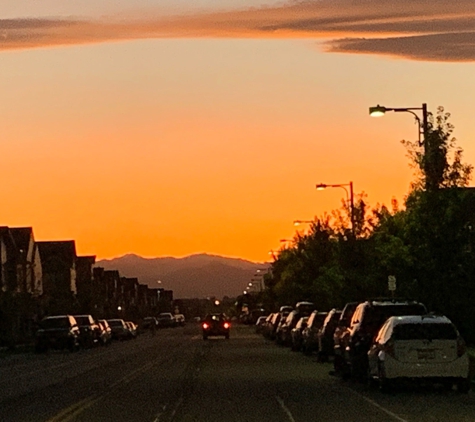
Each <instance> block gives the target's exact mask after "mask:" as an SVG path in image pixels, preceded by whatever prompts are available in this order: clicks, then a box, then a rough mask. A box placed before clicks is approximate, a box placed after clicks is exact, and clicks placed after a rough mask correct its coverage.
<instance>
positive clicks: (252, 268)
mask: <svg viewBox="0 0 475 422" xmlns="http://www.w3.org/2000/svg"><path fill="white" fill-rule="evenodd" d="M266 266H267V265H266V264H262V263H256V262H251V261H246V260H244V259H237V258H226V257H223V256H218V255H208V254H197V255H190V256H187V257H185V258H172V257H164V258H143V257H141V256H138V255H135V254H128V255H124V256H122V257H120V258H114V259H105V260H102V261H97V262H96V267H103V268H105V269H106V270H118V271H119V272H120V274H121V275H122V276H124V277H137V278H138V279H139V282H140V283H141V284H147V285H148V286H149V287H163V288H165V289H167V290H173V292H174V297H175V298H176V299H183V298H204V297H208V296H215V297H218V298H222V297H224V296H230V297H234V296H237V295H239V294H242V292H243V290H244V289H245V288H246V286H247V284H248V283H249V282H250V281H251V279H252V278H253V277H254V274H255V273H256V271H257V270H258V269H260V268H261V269H262V268H265V267H266ZM158 281H160V283H159V282H158Z"/></svg>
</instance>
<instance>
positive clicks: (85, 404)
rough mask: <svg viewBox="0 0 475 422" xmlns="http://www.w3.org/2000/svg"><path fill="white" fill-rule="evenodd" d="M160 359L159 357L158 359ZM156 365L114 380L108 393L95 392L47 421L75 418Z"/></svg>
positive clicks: (62, 420) (145, 366)
mask: <svg viewBox="0 0 475 422" xmlns="http://www.w3.org/2000/svg"><path fill="white" fill-rule="evenodd" d="M157 360H158V359H157ZM154 365H155V361H153V362H150V363H148V364H147V365H144V366H142V367H140V368H138V369H136V370H135V371H132V372H130V373H129V374H127V375H126V376H125V377H123V378H121V379H120V380H118V381H116V382H114V383H113V384H111V385H110V386H109V387H108V391H107V392H106V393H103V394H101V395H100V396H97V395H96V394H93V395H91V396H89V397H86V398H85V399H84V400H81V401H79V402H77V403H75V404H73V405H72V406H69V407H68V408H66V409H64V410H62V411H61V412H59V413H58V414H57V415H55V416H53V417H52V418H50V419H48V421H47V422H69V421H71V420H72V419H73V418H75V417H76V416H77V415H79V414H80V413H82V412H84V411H85V410H86V409H88V408H89V407H91V406H92V405H94V404H95V403H97V402H98V401H99V400H102V399H103V398H105V397H107V396H109V395H110V394H112V393H113V392H114V391H115V390H116V389H118V388H120V387H122V386H123V385H126V384H128V383H129V382H131V381H133V380H134V379H136V378H138V377H139V376H140V375H142V373H144V372H146V371H148V370H149V369H151V368H152V367H153V366H154Z"/></svg>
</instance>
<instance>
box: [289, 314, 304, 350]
mask: <svg viewBox="0 0 475 422" xmlns="http://www.w3.org/2000/svg"><path fill="white" fill-rule="evenodd" d="M307 321H308V317H307V316H305V317H302V318H300V319H299V320H298V322H297V325H295V327H294V328H292V331H291V332H290V335H291V339H292V346H291V349H292V350H293V351H296V352H298V351H300V349H301V348H302V331H303V330H304V329H305V327H307Z"/></svg>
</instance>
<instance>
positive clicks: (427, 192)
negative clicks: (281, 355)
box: [247, 107, 475, 356]
mask: <svg viewBox="0 0 475 422" xmlns="http://www.w3.org/2000/svg"><path fill="white" fill-rule="evenodd" d="M449 118H450V114H449V113H446V112H445V111H444V109H443V108H442V107H439V109H438V111H437V113H436V115H433V114H429V124H428V132H427V133H426V138H425V143H424V144H419V143H418V142H409V141H402V144H403V145H404V147H405V148H406V151H407V156H408V158H409V160H410V166H411V167H412V168H413V170H414V180H413V183H412V185H411V188H410V191H409V192H408V194H407V196H406V198H405V200H404V203H403V204H402V205H401V204H398V203H397V201H396V200H393V201H392V203H391V206H389V207H388V206H386V205H381V204H377V205H376V206H375V207H373V208H370V207H369V206H368V203H367V197H366V195H365V194H364V193H360V194H359V195H356V198H355V204H354V216H353V217H354V227H353V228H352V226H351V209H350V207H349V204H348V203H346V202H343V204H342V207H341V208H340V209H337V210H334V211H332V212H331V213H329V214H325V215H323V216H320V217H318V218H316V219H315V221H314V222H313V223H312V224H311V226H310V228H309V230H308V231H307V232H306V233H303V232H297V233H296V235H295V237H294V239H293V242H292V243H291V244H290V245H287V246H286V247H284V248H283V249H281V250H280V251H279V252H278V254H277V256H276V257H275V261H274V262H273V264H272V273H271V274H268V275H266V277H265V286H266V289H265V291H264V292H263V293H262V294H261V297H260V298H259V301H260V302H261V303H263V304H264V306H267V307H268V308H270V307H276V306H281V305H286V304H294V303H296V302H298V301H299V300H310V301H313V302H314V303H315V304H316V305H317V308H318V309H322V310H329V309H331V308H333V307H340V308H341V307H342V306H343V305H344V304H345V303H347V302H349V301H358V300H360V301H363V300H367V299H368V298H375V297H388V296H389V292H388V276H389V275H393V276H395V277H396V280H397V292H396V296H397V297H404V298H408V299H414V300H418V301H420V302H423V303H424V304H425V305H426V306H427V308H428V309H429V310H431V311H434V312H436V313H440V314H444V315H446V316H448V317H449V318H450V319H451V320H452V321H453V322H454V323H455V325H456V326H457V327H458V328H459V330H460V331H461V333H462V335H463V337H464V338H465V339H466V341H467V342H468V343H471V344H475V324H474V321H475V306H473V304H474V303H475V283H474V280H475V212H474V210H475V188H469V187H467V186H468V183H469V181H470V179H471V175H472V170H473V166H472V165H470V164H466V163H464V162H463V150H462V149H461V148H460V147H458V146H457V141H456V139H455V138H454V137H453V136H452V133H453V129H454V128H453V126H452V124H451V123H450V122H449ZM247 300H248V299H247ZM472 356H473V355H472Z"/></svg>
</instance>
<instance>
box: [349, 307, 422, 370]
mask: <svg viewBox="0 0 475 422" xmlns="http://www.w3.org/2000/svg"><path fill="white" fill-rule="evenodd" d="M425 314H427V309H426V307H425V306H424V305H423V304H422V303H419V302H416V301H407V300H385V299H382V300H372V301H366V302H363V303H360V304H359V305H358V306H357V308H356V310H355V313H354V314H353V317H352V319H351V324H350V327H348V328H347V333H348V335H347V336H345V335H344V336H342V345H341V346H342V352H343V366H342V368H341V369H342V373H341V375H343V376H352V377H354V378H357V379H365V378H366V377H367V373H368V350H369V348H370V346H371V343H372V341H373V339H374V337H375V336H376V334H377V333H378V331H379V329H380V328H381V326H382V325H383V324H384V323H385V322H386V320H387V319H388V318H389V317H391V316H402V315H425Z"/></svg>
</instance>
